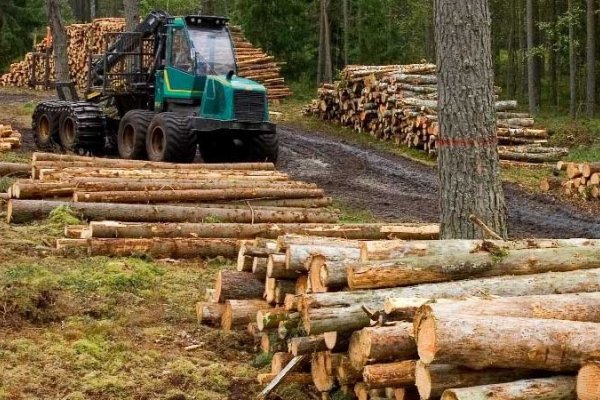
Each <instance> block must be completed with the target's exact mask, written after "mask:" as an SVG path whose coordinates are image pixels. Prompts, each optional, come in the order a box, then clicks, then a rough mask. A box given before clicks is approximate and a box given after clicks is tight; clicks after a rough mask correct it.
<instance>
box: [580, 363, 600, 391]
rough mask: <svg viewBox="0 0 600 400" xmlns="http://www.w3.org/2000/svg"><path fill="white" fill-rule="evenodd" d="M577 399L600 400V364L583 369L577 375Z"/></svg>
mask: <svg viewBox="0 0 600 400" xmlns="http://www.w3.org/2000/svg"><path fill="white" fill-rule="evenodd" d="M577 398H578V399H579V400H598V399H600V364H598V363H591V364H587V365H584V366H583V367H581V369H580V370H579V373H578V374H577Z"/></svg>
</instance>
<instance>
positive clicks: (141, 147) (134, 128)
mask: <svg viewBox="0 0 600 400" xmlns="http://www.w3.org/2000/svg"><path fill="white" fill-rule="evenodd" d="M154 115H155V114H154V112H152V111H145V110H132V111H129V112H128V113H126V114H125V115H124V116H123V118H121V122H120V123H119V133H118V135H117V147H118V149H119V155H120V156H121V158H125V159H128V160H142V159H145V158H146V134H147V133H148V127H149V126H150V123H151V122H152V118H153V117H154Z"/></svg>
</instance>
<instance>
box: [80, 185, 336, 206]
mask: <svg viewBox="0 0 600 400" xmlns="http://www.w3.org/2000/svg"><path fill="white" fill-rule="evenodd" d="M323 195H324V192H323V189H294V188H292V189H278V188H275V189H271V188H235V189H205V190H170V189H165V190H154V191H121V192H79V191H76V192H74V193H73V201H74V202H86V203H178V202H207V201H208V202H210V201H226V200H242V199H276V200H277V199H305V198H313V197H314V198H319V197H323Z"/></svg>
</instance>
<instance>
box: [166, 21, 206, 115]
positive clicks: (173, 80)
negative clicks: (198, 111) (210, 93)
mask: <svg viewBox="0 0 600 400" xmlns="http://www.w3.org/2000/svg"><path fill="white" fill-rule="evenodd" d="M169 31H170V32H169V33H170V34H169V35H167V52H166V53H167V57H166V58H167V60H166V66H165V69H164V76H163V78H164V85H163V91H164V93H163V96H162V97H163V99H164V103H165V104H164V105H163V107H162V108H163V109H168V104H172V103H179V104H182V105H183V104H186V105H194V104H196V105H197V104H199V103H200V99H201V97H202V91H203V89H204V85H205V83H206V77H201V76H196V74H195V64H196V60H195V57H192V55H193V52H192V46H191V43H190V40H189V38H188V34H187V31H186V29H185V28H184V27H171V28H169Z"/></svg>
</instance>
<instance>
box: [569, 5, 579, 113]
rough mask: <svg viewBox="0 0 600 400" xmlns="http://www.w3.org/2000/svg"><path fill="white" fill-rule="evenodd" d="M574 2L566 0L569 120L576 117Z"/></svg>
mask: <svg viewBox="0 0 600 400" xmlns="http://www.w3.org/2000/svg"><path fill="white" fill-rule="evenodd" d="M573 1H574V0H568V4H569V97H570V103H569V114H570V115H571V118H575V117H576V116H577V53H576V46H577V43H576V39H575V20H574V19H575V14H574V6H573Z"/></svg>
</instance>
